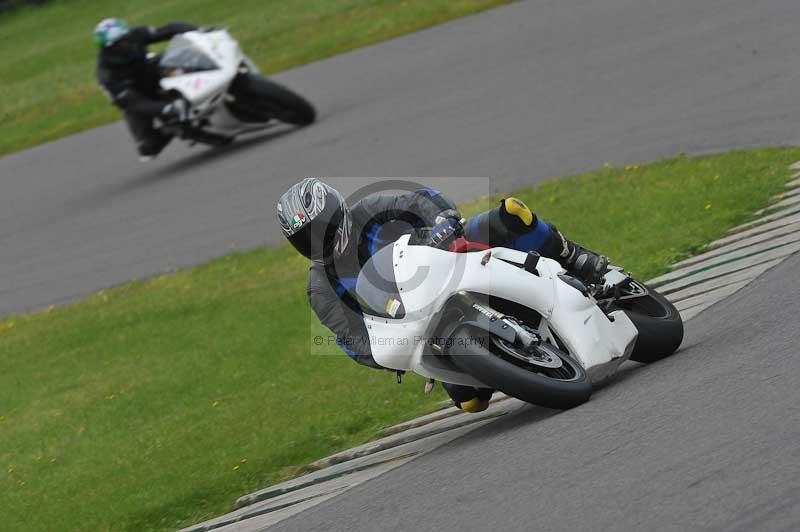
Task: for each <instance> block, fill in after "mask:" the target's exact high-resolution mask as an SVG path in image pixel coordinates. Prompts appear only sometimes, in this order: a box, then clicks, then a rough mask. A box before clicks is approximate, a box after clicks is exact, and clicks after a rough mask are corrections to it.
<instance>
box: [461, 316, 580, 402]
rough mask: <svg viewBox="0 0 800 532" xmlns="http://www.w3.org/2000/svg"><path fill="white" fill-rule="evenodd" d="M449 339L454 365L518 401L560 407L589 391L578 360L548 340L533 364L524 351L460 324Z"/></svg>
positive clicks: (575, 400)
mask: <svg viewBox="0 0 800 532" xmlns="http://www.w3.org/2000/svg"><path fill="white" fill-rule="evenodd" d="M452 340H453V341H452V342H451V347H450V348H449V350H448V354H449V355H450V360H451V361H452V363H453V364H454V365H455V366H456V367H457V368H458V369H460V370H461V371H464V372H465V373H469V374H470V375H472V376H474V377H475V378H476V379H478V380H479V381H481V382H482V383H484V384H486V385H487V386H489V387H491V388H494V389H496V390H500V391H501V392H503V393H506V394H508V395H511V396H513V397H516V398H517V399H521V400H522V401H526V402H528V403H533V404H537V405H541V406H544V407H547V408H556V409H560V410H563V409H566V408H572V407H574V406H577V405H579V404H581V403H585V402H586V401H588V400H589V396H590V395H591V394H592V384H591V382H590V381H589V378H588V376H587V375H586V371H585V370H584V369H583V367H582V366H581V365H580V363H578V362H577V361H576V360H574V359H573V358H571V357H570V356H569V355H567V354H566V353H564V352H563V351H561V350H560V349H558V348H557V347H556V346H554V345H552V344H542V345H541V346H540V347H541V348H542V351H541V355H542V356H543V360H542V362H543V365H536V364H531V363H526V362H524V360H523V359H524V357H525V355H524V354H523V356H522V357H520V356H518V355H516V354H513V353H512V352H511V350H513V349H514V348H513V346H510V345H509V344H507V343H504V342H503V341H502V340H500V339H499V338H496V337H492V336H489V335H487V333H486V332H485V331H481V330H479V329H476V328H473V327H469V326H463V327H460V328H459V329H457V330H456V331H455V332H454V333H453V335H452ZM548 361H550V363H549V364H548ZM548 365H549V366H551V367H548ZM555 366H557V367H555Z"/></svg>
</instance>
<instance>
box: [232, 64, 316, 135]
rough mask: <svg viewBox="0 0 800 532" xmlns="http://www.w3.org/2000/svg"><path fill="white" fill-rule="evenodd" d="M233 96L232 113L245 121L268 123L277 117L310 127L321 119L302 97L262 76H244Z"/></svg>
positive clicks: (238, 78)
mask: <svg viewBox="0 0 800 532" xmlns="http://www.w3.org/2000/svg"><path fill="white" fill-rule="evenodd" d="M230 93H231V95H232V96H233V97H234V101H233V102H231V103H229V104H228V108H229V109H230V111H231V113H232V114H233V115H234V116H236V117H237V118H239V119H240V120H243V121H245V122H266V121H268V120H270V119H272V118H277V119H278V120H280V121H281V122H286V123H287V124H292V125H296V126H307V125H309V124H312V123H313V122H314V120H316V118H317V112H316V110H315V109H314V106H313V105H311V104H310V103H309V102H308V100H306V99H305V98H303V97H302V96H300V95H299V94H297V93H295V92H293V91H291V90H290V89H287V88H286V87H284V86H283V85H280V84H279V83H275V82H274V81H271V80H269V79H267V78H265V77H263V76H259V75H258V74H252V73H248V74H240V75H239V76H238V77H237V78H236V80H235V81H234V82H233V84H232V85H231V88H230Z"/></svg>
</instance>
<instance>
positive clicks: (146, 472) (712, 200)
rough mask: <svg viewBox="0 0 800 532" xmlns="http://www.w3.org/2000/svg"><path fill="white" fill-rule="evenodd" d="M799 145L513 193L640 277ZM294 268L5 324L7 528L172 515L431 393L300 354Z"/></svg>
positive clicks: (691, 241) (198, 280) (260, 257)
mask: <svg viewBox="0 0 800 532" xmlns="http://www.w3.org/2000/svg"><path fill="white" fill-rule="evenodd" d="M796 160H800V149H796V148H792V149H760V150H753V151H748V152H736V153H729V154H724V155H717V156H712V157H704V158H698V159H692V158H686V157H678V158H675V159H670V160H664V161H659V162H656V163H653V164H649V165H642V166H631V167H626V168H614V167H606V168H604V169H603V170H601V171H599V172H593V173H589V174H585V175H580V176H577V177H572V178H568V179H562V180H558V181H553V182H548V183H545V184H543V185H541V186H538V187H536V188H532V189H528V190H524V191H521V192H520V193H519V194H518V196H519V197H521V198H523V199H524V200H525V201H526V202H528V203H529V204H530V205H532V206H535V208H536V211H537V212H538V213H539V214H540V215H541V217H542V218H545V219H548V220H550V221H553V222H554V223H556V224H558V226H559V227H560V228H561V229H562V230H563V231H564V232H565V233H566V234H567V235H569V236H570V237H572V238H575V239H577V240H579V241H582V242H584V243H585V244H587V245H589V246H590V247H592V248H594V249H597V250H600V251H603V252H605V253H607V254H609V255H611V256H612V257H613V258H614V259H615V260H616V262H618V263H620V264H623V265H625V266H627V267H629V268H630V269H632V270H633V271H634V272H635V273H636V274H637V275H638V276H639V277H640V278H642V279H644V278H648V277H652V276H654V275H657V274H659V273H661V272H663V271H664V270H665V269H666V267H667V266H668V265H669V264H670V263H672V262H673V261H675V260H677V259H680V258H683V257H685V256H687V255H688V254H689V253H690V252H691V251H693V250H696V249H699V248H700V246H702V245H703V244H704V243H706V242H708V241H710V240H712V239H714V238H717V237H719V236H721V235H723V234H724V232H725V230H726V229H727V228H729V227H730V226H732V225H735V224H738V223H740V222H743V221H745V220H747V219H748V217H750V216H751V213H752V212H753V211H755V210H756V209H758V208H760V207H764V206H765V205H766V204H767V203H768V200H769V198H770V196H772V195H774V194H777V193H780V192H781V191H782V188H783V184H784V183H785V181H786V180H787V179H788V177H789V171H788V170H787V165H788V164H789V163H791V162H794V161H796ZM488 203H490V200H489V199H483V200H481V201H478V202H475V203H472V204H470V205H467V206H465V211H466V212H472V213H474V212H477V210H478V209H481V208H485V206H486V205H487V204H488ZM306 267H307V263H306V261H305V260H303V259H301V258H300V257H298V256H297V255H296V254H295V253H293V252H292V251H290V250H289V249H287V248H286V247H281V248H274V249H259V250H255V251H252V252H248V253H241V254H234V255H229V256H226V257H223V258H221V259H219V260H216V261H213V262H211V263H208V264H206V265H203V266H199V267H196V268H193V269H190V270H186V271H182V272H179V273H177V274H175V275H170V276H165V277H159V278H156V279H151V280H147V281H139V282H134V283H131V284H128V285H126V286H122V287H119V288H115V289H112V290H107V291H102V292H100V293H98V294H96V295H95V296H93V297H90V298H88V299H86V300H84V301H81V302H79V303H76V304H74V305H71V306H68V307H63V308H55V309H51V310H50V311H48V312H41V313H36V314H30V315H24V316H18V317H12V318H6V319H5V320H3V321H2V322H0V368H2V371H0V507H2V508H5V509H6V510H7V511H6V512H5V513H4V516H3V526H2V528H3V530H8V531H23V530H24V531H26V532H32V531H51V530H129V531H137V532H139V531H143V530H170V529H175V528H178V527H180V526H182V525H188V524H191V523H192V522H197V521H200V520H203V519H205V518H208V517H209V516H211V515H213V514H216V513H221V512H223V511H225V510H227V509H228V508H229V505H230V504H231V502H232V501H233V500H234V499H235V498H236V497H237V496H239V495H242V494H244V493H246V492H249V491H253V490H255V489H258V488H261V487H264V486H265V485H267V484H269V483H271V482H274V481H277V480H280V479H283V478H286V477H287V476H291V475H293V474H295V473H297V472H298V471H299V470H300V469H299V466H301V465H302V464H305V463H309V462H310V461H312V460H315V459H317V458H320V457H322V456H325V455H327V454H330V453H332V452H335V451H339V450H342V449H345V448H348V447H350V446H352V445H355V444H358V443H362V442H365V441H367V440H369V439H371V438H373V437H374V436H375V435H376V430H377V429H378V428H379V427H381V426H385V425H389V424H392V423H396V422H399V421H402V420H406V419H409V418H412V417H415V416H417V415H419V414H422V413H425V412H427V411H430V410H432V409H434V408H435V405H436V402H437V401H438V400H440V399H442V398H443V396H442V395H441V391H439V392H437V394H436V395H434V396H432V397H428V398H425V397H424V396H423V395H422V380H421V379H418V378H407V379H406V382H405V383H404V384H403V385H402V386H397V385H396V384H395V383H394V376H393V375H392V374H390V373H388V372H380V371H371V370H368V369H366V368H362V367H360V366H358V365H356V364H354V363H353V362H351V361H350V360H348V359H347V358H346V357H345V356H344V355H341V354H339V353H338V352H336V350H335V348H329V349H328V348H325V349H327V351H325V350H324V349H323V351H324V352H325V353H328V354H330V355H331V356H324V355H316V356H313V355H310V354H309V353H310V351H311V346H310V345H309V344H310V338H311V332H312V329H313V328H315V327H316V328H318V327H320V326H319V324H318V323H317V322H316V319H315V318H313V314H312V313H311V311H310V310H309V308H308V305H307V303H306V301H305V274H306Z"/></svg>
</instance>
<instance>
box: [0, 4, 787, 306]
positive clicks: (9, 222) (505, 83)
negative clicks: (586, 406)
mask: <svg viewBox="0 0 800 532" xmlns="http://www.w3.org/2000/svg"><path fill="white" fill-rule="evenodd" d="M799 15H800V4H798V3H797V2H796V1H795V0H772V1H769V0H764V1H760V2H753V1H752V0H716V1H714V0H706V1H704V2H697V1H696V0H675V1H671V2H655V1H641V0H574V1H571V2H558V1H542V0H532V1H527V2H522V3H519V4H516V5H511V6H508V7H505V8H501V9H497V10H494V11H490V12H486V13H483V14H480V15H477V16H474V17H469V18H465V19H461V20H457V21H454V22H452V23H449V24H447V25H444V26H440V27H436V28H432V29H430V30H427V31H424V32H420V33H417V34H413V35H409V36H406V37H403V38H400V39H396V40H393V41H390V42H387V43H383V44H380V45H377V46H373V47H370V48H366V49H363V50H360V51H356V52H354V53H350V54H346V55H342V56H339V57H336V58H333V59H330V60H327V61H323V62H318V63H315V64H311V65H308V66H306V67H303V68H300V69H296V70H294V71H291V72H287V73H285V74H282V75H280V76H277V78H276V79H277V80H279V81H281V82H284V83H286V84H288V85H289V86H291V87H293V88H295V89H297V90H298V91H299V92H301V93H303V94H305V95H307V96H308V97H309V98H310V99H311V100H312V101H313V102H314V103H315V104H316V105H317V106H318V108H319V110H320V122H319V123H318V124H316V125H314V126H312V127H309V128H306V129H303V130H294V131H292V130H288V129H282V130H275V131H272V132H269V133H267V134H262V135H260V136H257V137H255V138H251V139H248V140H244V141H242V142H238V143H236V144H234V145H232V146H230V147H228V148H227V149H220V150H206V149H204V148H198V147H196V148H192V149H189V148H187V147H184V146H181V145H178V144H174V145H173V146H171V147H169V148H168V150H167V151H166V152H165V153H164V154H163V156H162V157H161V158H159V159H158V160H157V161H154V162H153V163H150V164H146V165H143V164H140V163H139V162H138V161H137V160H136V157H135V156H134V152H133V145H132V144H131V142H130V140H129V138H128V135H127V132H126V131H125V129H124V127H123V125H122V124H120V123H117V124H113V125H110V126H107V127H103V128H100V129H97V130H93V131H89V132H87V133H84V134H81V135H77V136H74V137H70V138H67V139H64V140H61V141H58V142H54V143H50V144H47V145H44V146H41V147H39V148H36V149H33V150H29V151H26V152H23V153H19V154H16V155H13V156H10V157H6V158H4V159H2V160H0V315H4V314H9V313H14V312H20V311H26V310H31V309H37V308H42V307H44V306H46V305H48V304H53V303H54V304H60V303H64V302H67V301H69V300H72V299H74V298H76V297H79V296H82V295H86V294H89V293H92V292H94V291H96V290H98V289H101V288H104V287H107V286H111V285H115V284H118V283H123V282H125V281H127V280H129V279H131V278H142V277H147V276H152V275H155V274H158V273H160V272H164V271H169V270H172V269H175V268H178V267H183V266H188V265H192V264H196V263H198V262H202V261H205V260H208V259H210V258H213V257H216V256H220V255H222V254H225V253H226V252H228V250H229V249H230V248H231V246H233V245H235V246H236V247H238V248H239V249H245V248H250V247H254V246H258V245H262V244H265V243H276V242H278V241H279V240H280V236H279V234H278V232H277V229H276V227H275V225H274V217H273V216H274V214H273V212H274V211H273V206H274V203H275V200H276V198H277V197H278V196H279V195H280V193H281V192H282V191H283V190H285V189H286V188H287V187H288V185H289V184H291V183H292V182H294V181H295V180H296V179H298V178H299V177H301V176H306V175H322V176H376V175H377V176H492V180H491V184H488V185H487V184H486V182H480V181H475V180H472V181H466V180H463V179H459V178H451V179H448V180H446V182H445V183H444V184H443V186H442V188H443V189H444V191H445V192H446V193H448V194H451V195H452V196H454V197H455V198H456V199H459V200H463V199H467V198H470V197H474V196H476V195H478V194H481V193H486V192H487V191H489V190H500V191H506V190H511V189H513V188H515V187H519V186H522V185H530V184H532V183H536V182H539V181H541V180H543V179H547V178H552V177H555V176H560V175H565V174H570V173H574V172H579V171H584V170H590V169H594V168H597V167H599V166H600V165H601V164H602V163H603V162H606V161H610V162H613V163H618V164H623V163H633V162H644V161H648V160H652V159H655V158H659V157H665V156H670V155H674V154H675V153H678V152H688V153H704V152H712V151H719V150H723V149H729V148H734V147H736V148H738V147H746V146H755V145H775V144H791V143H793V142H794V141H795V140H796V139H797V134H796V133H795V131H796V124H797V117H798V114H797V112H796V109H797V94H798V90H797V88H798V82H799V81H800V79H798V72H800V53H798V52H800V32H798V31H797V20H798V16H799ZM234 33H235V31H234ZM634 200H635V199H634ZM608 230H613V228H608Z"/></svg>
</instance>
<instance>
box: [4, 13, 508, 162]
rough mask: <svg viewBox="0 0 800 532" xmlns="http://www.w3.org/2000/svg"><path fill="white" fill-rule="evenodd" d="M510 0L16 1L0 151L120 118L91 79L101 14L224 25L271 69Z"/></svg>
mask: <svg viewBox="0 0 800 532" xmlns="http://www.w3.org/2000/svg"><path fill="white" fill-rule="evenodd" d="M511 1H512V0H403V1H398V0H241V1H239V2H236V3H235V4H231V3H226V2H219V1H217V0H164V1H161V2H152V1H149V0H131V1H128V2H119V1H111V0H91V1H89V0H60V1H59V0H53V1H52V2H50V3H48V4H47V5H45V6H41V7H35V8H31V7H28V8H25V7H20V8H18V9H16V10H14V11H12V12H10V13H6V14H0V57H2V58H3V61H2V62H0V156H2V155H4V154H7V153H11V152H13V151H16V150H19V149H22V148H27V147H30V146H34V145H37V144H40V143H42V142H45V141H48V140H53V139H57V138H60V137H63V136H65V135H69V134H72V133H77V132H79V131H83V130H86V129H90V128H92V127H95V126H99V125H102V124H106V123H109V122H111V121H114V120H117V119H119V118H120V113H119V112H118V111H117V110H115V109H114V108H112V107H111V105H110V104H109V102H108V100H107V99H106V98H105V96H103V95H102V93H101V92H100V90H99V88H98V87H97V82H96V80H95V63H96V54H97V50H96V48H95V46H94V43H93V41H92V37H91V32H92V29H93V28H94V25H95V24H96V23H97V22H98V21H99V20H100V19H103V18H106V17H110V16H116V17H121V18H124V19H126V20H127V21H128V22H130V23H131V24H144V25H158V24H163V23H166V22H170V21H176V20H179V21H187V22H194V23H196V24H201V25H203V24H205V25H213V26H217V27H228V28H229V29H230V31H231V32H232V34H233V35H234V37H235V38H236V39H238V40H239V42H240V43H241V44H242V47H243V49H244V50H245V52H246V53H247V54H248V55H250V57H251V58H252V59H253V60H254V61H255V62H256V63H258V64H259V66H260V67H261V68H262V70H263V71H264V72H266V73H273V72H278V71H281V70H286V69H288V68H291V67H294V66H297V65H302V64H305V63H308V62H311V61H316V60H319V59H323V58H325V57H330V56H332V55H335V54H339V53H342V52H346V51H348V50H353V49H355V48H359V47H362V46H365V45H368V44H372V43H375V42H379V41H382V40H386V39H390V38H392V37H396V36H398V35H403V34H405V33H409V32H413V31H416V30H419V29H422V28H426V27H429V26H433V25H435V24H439V23H442V22H445V21H447V20H450V19H453V18H456V17H461V16H464V15H469V14H472V13H476V12H479V11H482V10H485V9H489V8H492V7H495V6H498V5H502V4H507V3H509V2H511ZM299 89H302V87H300V88H299Z"/></svg>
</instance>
